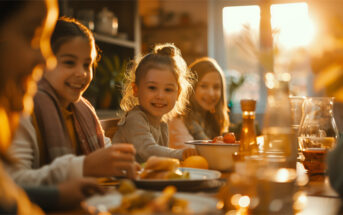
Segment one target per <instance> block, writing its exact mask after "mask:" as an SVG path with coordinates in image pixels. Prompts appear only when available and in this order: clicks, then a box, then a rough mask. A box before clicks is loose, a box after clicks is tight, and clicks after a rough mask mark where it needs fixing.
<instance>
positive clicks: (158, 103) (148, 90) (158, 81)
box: [134, 68, 178, 119]
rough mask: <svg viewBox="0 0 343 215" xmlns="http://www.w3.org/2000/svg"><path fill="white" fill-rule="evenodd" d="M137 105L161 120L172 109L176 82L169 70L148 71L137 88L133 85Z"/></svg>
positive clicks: (175, 98) (176, 86)
mask: <svg viewBox="0 0 343 215" xmlns="http://www.w3.org/2000/svg"><path fill="white" fill-rule="evenodd" d="M134 93H135V96H137V97H138V100H139V104H140V105H141V107H142V108H143V109H144V110H145V111H147V112H148V113H149V114H151V115H153V116H155V117H157V118H160V119H161V118H162V116H163V115H164V114H166V113H168V112H169V111H171V110H172V109H173V108H174V105H175V102H176V100H177V98H178V85H177V80H176V78H175V76H174V75H173V73H172V72H171V71H170V70H169V69H167V68H166V69H150V70H149V71H148V72H147V74H146V75H145V77H143V78H142V79H141V80H140V81H139V83H138V86H137V85H134Z"/></svg>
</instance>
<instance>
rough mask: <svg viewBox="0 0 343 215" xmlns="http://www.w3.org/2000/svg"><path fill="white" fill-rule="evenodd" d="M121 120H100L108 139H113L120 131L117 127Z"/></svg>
mask: <svg viewBox="0 0 343 215" xmlns="http://www.w3.org/2000/svg"><path fill="white" fill-rule="evenodd" d="M119 120H120V118H109V119H102V120H100V124H101V127H102V129H103V130H104V132H105V136H106V137H109V138H111V139H112V137H113V135H114V133H115V132H116V131H117V129H118V126H117V125H118V122H119Z"/></svg>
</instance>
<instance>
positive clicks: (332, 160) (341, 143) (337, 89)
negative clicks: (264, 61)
mask: <svg viewBox="0 0 343 215" xmlns="http://www.w3.org/2000/svg"><path fill="white" fill-rule="evenodd" d="M329 13H330V15H328V14H327V15H328V16H325V17H323V18H324V19H323V23H325V27H323V26H322V29H320V30H321V32H319V33H318V35H320V37H318V39H320V40H321V41H324V42H322V43H315V42H316V41H315V42H314V44H316V45H315V46H313V47H312V48H311V55H312V56H311V58H312V59H311V67H312V70H313V72H314V74H315V78H314V83H313V86H314V88H315V90H316V91H321V90H324V91H325V94H326V96H331V97H334V98H335V104H334V106H336V107H340V106H341V107H342V105H341V104H342V102H343V46H342V44H343V43H342V41H343V34H342V32H343V20H341V19H339V18H338V17H337V16H335V13H334V12H331V11H330V12H329ZM324 21H325V22H324ZM339 104H340V106H337V105H339ZM334 109H335V107H334ZM342 112H343V110H342V108H339V109H336V110H334V117H335V120H336V122H338V121H340V120H341V119H340V118H337V117H339V116H341V115H342ZM341 124H342V123H341ZM339 125H340V123H338V128H339ZM339 130H340V134H339V137H338V140H337V145H336V147H335V148H334V149H333V150H332V151H330V152H329V153H328V155H327V167H328V169H327V175H328V176H329V181H330V184H331V186H332V187H333V188H334V189H335V190H336V191H337V193H338V194H339V195H340V196H341V197H343V156H342V155H343V138H342V128H339Z"/></svg>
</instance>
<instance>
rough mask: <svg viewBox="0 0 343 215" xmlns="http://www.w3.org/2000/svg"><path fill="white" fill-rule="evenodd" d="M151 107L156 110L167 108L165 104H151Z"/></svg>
mask: <svg viewBox="0 0 343 215" xmlns="http://www.w3.org/2000/svg"><path fill="white" fill-rule="evenodd" d="M151 105H152V106H154V107H157V108H163V107H166V106H167V105H166V104H160V103H151Z"/></svg>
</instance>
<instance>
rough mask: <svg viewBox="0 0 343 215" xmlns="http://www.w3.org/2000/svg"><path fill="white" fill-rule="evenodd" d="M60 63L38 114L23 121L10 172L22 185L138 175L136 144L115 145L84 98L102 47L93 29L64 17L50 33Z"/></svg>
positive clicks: (41, 87)
mask: <svg viewBox="0 0 343 215" xmlns="http://www.w3.org/2000/svg"><path fill="white" fill-rule="evenodd" d="M51 47H52V51H53V52H54V54H55V55H56V58H57V66H56V68H54V69H53V70H50V71H47V72H45V73H44V76H43V78H42V80H41V81H40V82H39V84H38V92H37V94H36V96H35V98H34V114H33V115H32V116H31V117H29V118H23V119H21V121H20V127H19V129H18V131H17V133H16V137H15V139H14V141H13V146H12V153H13V156H14V157H16V158H17V159H18V160H19V163H18V165H17V168H10V169H9V172H10V174H11V176H12V177H13V178H14V180H15V181H16V182H17V183H19V184H24V185H28V184H30V185H37V184H55V183H59V182H61V181H65V180H66V179H69V178H80V177H83V176H123V175H124V174H126V173H127V174H128V177H134V174H135V163H134V154H135V150H134V148H133V147H132V146H131V145H129V144H118V145H113V146H109V147H107V148H104V146H107V145H110V139H108V138H107V139H106V138H104V134H103V131H102V128H101V126H100V124H99V120H98V118H97V116H96V114H95V111H94V110H93V108H92V106H91V105H90V104H89V103H88V102H87V101H86V100H85V99H84V98H83V97H82V94H83V93H84V91H85V90H86V89H87V87H88V85H89V83H90V81H91V80H92V75H93V72H92V68H93V66H94V64H95V62H96V59H97V51H96V47H95V42H94V38H93V35H92V33H91V32H90V31H89V30H88V29H87V28H86V27H85V26H83V25H82V24H80V23H79V22H77V21H75V20H73V19H68V18H61V19H59V20H58V22H57V24H56V28H55V31H54V32H53V34H52V37H51Z"/></svg>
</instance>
